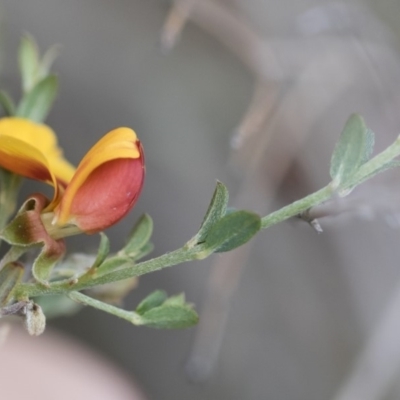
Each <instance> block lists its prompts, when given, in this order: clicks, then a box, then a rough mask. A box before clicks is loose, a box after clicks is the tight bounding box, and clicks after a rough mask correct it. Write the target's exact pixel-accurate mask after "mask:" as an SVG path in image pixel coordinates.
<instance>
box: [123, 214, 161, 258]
mask: <svg viewBox="0 0 400 400" xmlns="http://www.w3.org/2000/svg"><path fill="white" fill-rule="evenodd" d="M152 232H153V220H152V219H151V217H150V215H148V214H143V215H142V216H141V217H140V218H139V220H138V221H137V222H136V224H135V226H134V227H133V229H132V231H131V233H130V234H129V236H128V241H127V244H126V245H125V247H124V248H123V249H122V252H123V253H124V254H126V255H128V256H131V257H133V256H135V255H136V254H137V253H138V252H139V251H140V250H141V249H142V248H143V247H144V246H145V245H146V244H147V243H148V241H149V240H150V238H151V234H152Z"/></svg>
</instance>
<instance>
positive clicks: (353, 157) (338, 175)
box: [330, 114, 374, 187]
mask: <svg viewBox="0 0 400 400" xmlns="http://www.w3.org/2000/svg"><path fill="white" fill-rule="evenodd" d="M373 146H374V134H373V132H372V131H370V130H369V129H368V128H367V127H366V125H365V122H364V120H363V119H362V118H361V117H360V116H359V115H358V114H353V115H351V116H350V118H349V119H348V120H347V122H346V125H345V127H344V129H343V132H342V134H341V136H340V139H339V142H338V143H337V144H336V147H335V150H334V151H333V154H332V159H331V169H330V175H331V177H332V179H333V180H334V181H335V182H337V184H338V186H339V187H340V185H342V184H343V183H345V182H346V181H347V180H348V179H350V178H351V176H352V175H354V173H355V172H357V170H358V169H359V168H360V166H361V165H362V164H364V163H365V162H366V161H367V160H368V159H369V157H370V156H371V154H372V150H373Z"/></svg>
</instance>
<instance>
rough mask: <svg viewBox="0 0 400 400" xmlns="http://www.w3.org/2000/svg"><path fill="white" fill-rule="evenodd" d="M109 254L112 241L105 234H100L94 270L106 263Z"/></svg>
mask: <svg viewBox="0 0 400 400" xmlns="http://www.w3.org/2000/svg"><path fill="white" fill-rule="evenodd" d="M109 252H110V241H109V240H108V237H107V236H106V235H105V234H104V233H103V232H100V245H99V249H98V251H97V257H96V260H95V261H94V263H93V265H92V268H97V267H99V266H100V265H101V264H102V263H103V262H104V260H105V259H106V257H107V256H108V253H109Z"/></svg>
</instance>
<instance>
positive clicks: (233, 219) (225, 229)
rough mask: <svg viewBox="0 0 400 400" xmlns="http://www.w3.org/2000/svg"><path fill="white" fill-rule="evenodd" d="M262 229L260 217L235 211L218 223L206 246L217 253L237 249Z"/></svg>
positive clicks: (212, 230)
mask: <svg viewBox="0 0 400 400" xmlns="http://www.w3.org/2000/svg"><path fill="white" fill-rule="evenodd" d="M260 229H261V219H260V217H259V216H258V215H257V214H255V213H253V212H250V211H244V210H240V211H234V212H232V213H230V214H227V215H225V216H224V217H223V218H221V219H220V220H219V221H217V222H216V223H215V224H214V225H213V226H212V227H211V228H210V230H209V232H208V235H207V236H206V238H205V241H204V244H205V246H206V247H207V248H209V249H212V250H213V251H216V252H223V251H229V250H232V249H235V248H236V247H239V246H241V245H243V244H245V243H246V242H248V241H249V240H250V239H251V238H252V237H253V236H254V235H255V234H256V233H257V232H258V231H259V230H260Z"/></svg>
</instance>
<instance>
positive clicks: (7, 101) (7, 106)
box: [0, 90, 15, 116]
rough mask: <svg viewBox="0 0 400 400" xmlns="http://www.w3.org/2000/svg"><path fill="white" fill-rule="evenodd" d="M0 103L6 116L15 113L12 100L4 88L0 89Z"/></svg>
mask: <svg viewBox="0 0 400 400" xmlns="http://www.w3.org/2000/svg"><path fill="white" fill-rule="evenodd" d="M0 105H1V106H2V107H3V110H4V113H5V114H6V115H7V116H13V115H14V114H15V104H14V101H13V99H12V98H11V97H10V95H9V94H8V93H7V92H5V91H4V90H0Z"/></svg>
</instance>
